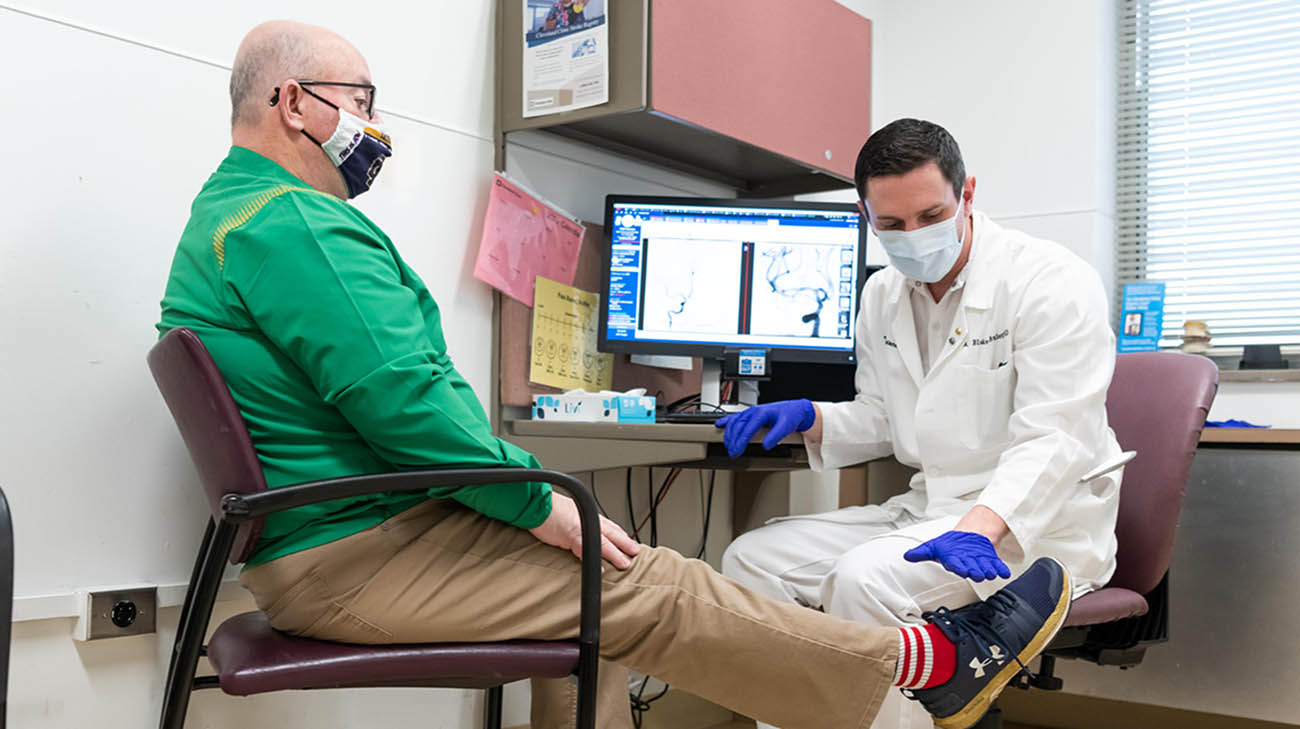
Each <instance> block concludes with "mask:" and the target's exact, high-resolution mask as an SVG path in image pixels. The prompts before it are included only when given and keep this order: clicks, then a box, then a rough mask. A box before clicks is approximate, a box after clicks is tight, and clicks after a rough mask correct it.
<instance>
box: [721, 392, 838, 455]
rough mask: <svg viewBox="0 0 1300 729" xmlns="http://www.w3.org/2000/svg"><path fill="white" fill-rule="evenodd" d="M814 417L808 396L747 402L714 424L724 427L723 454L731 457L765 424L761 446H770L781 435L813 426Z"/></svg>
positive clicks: (737, 453) (774, 445)
mask: <svg viewBox="0 0 1300 729" xmlns="http://www.w3.org/2000/svg"><path fill="white" fill-rule="evenodd" d="M816 421H817V408H815V407H813V404H812V402H811V401H810V400H806V399H805V400H782V401H781V402H769V403H764V404H762V405H751V406H750V407H748V408H746V409H745V410H742V411H740V412H738V413H735V414H733V415H728V416H726V417H724V418H719V419H718V421H717V422H716V423H714V424H713V425H714V427H716V428H726V429H727V432H726V434H725V435H723V436H722V442H723V443H725V444H726V446H727V454H728V455H730V456H731V457H732V458H738V457H740V454H741V453H744V452H745V446H747V445H749V440H750V438H753V437H754V434H755V433H757V432H758V429H759V428H767V429H768V432H767V435H766V436H764V438H763V448H765V449H768V450H771V449H772V448H774V447H776V444H777V443H780V442H781V439H782V438H784V437H786V436H787V435H790V434H791V433H795V432H798V433H802V432H804V431H805V430H808V429H809V428H811V427H813V423H815V422H816Z"/></svg>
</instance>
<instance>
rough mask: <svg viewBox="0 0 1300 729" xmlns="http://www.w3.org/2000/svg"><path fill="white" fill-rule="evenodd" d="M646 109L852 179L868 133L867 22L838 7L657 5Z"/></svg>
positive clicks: (754, 1)
mask: <svg viewBox="0 0 1300 729" xmlns="http://www.w3.org/2000/svg"><path fill="white" fill-rule="evenodd" d="M650 23H651V32H650V43H651V52H650V67H651V72H650V88H651V94H650V106H651V108H652V109H653V110H654V111H655V112H657V113H659V114H664V115H667V116H670V117H673V118H676V119H680V120H682V121H685V122H688V123H690V124H694V125H697V126H700V127H703V128H705V129H708V130H710V131H713V132H717V133H719V134H723V135H726V136H728V137H732V138H734V139H738V140H740V141H742V142H746V143H748V144H752V145H754V146H757V147H761V148H764V149H767V150H770V151H772V152H776V153H777V154H780V155H783V156H786V157H789V158H791V159H794V160H797V161H799V162H802V163H804V164H807V165H811V166H813V167H818V168H821V169H824V170H827V171H829V172H832V173H834V174H837V175H841V176H843V177H846V178H850V179H851V178H852V177H853V165H854V162H855V161H856V158H857V153H858V149H859V148H861V146H862V143H863V142H864V141H866V139H867V135H868V134H870V132H871V117H870V96H871V21H869V20H867V19H866V18H863V17H862V16H860V15H858V14H857V13H855V12H853V11H852V10H849V9H848V8H845V7H844V6H842V5H840V4H839V3H836V2H834V0H803V1H802V2H797V3H791V2H789V0H710V1H709V2H699V1H698V0H653V3H652V5H651V11H650Z"/></svg>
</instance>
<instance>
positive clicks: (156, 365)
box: [149, 327, 266, 564]
mask: <svg viewBox="0 0 1300 729" xmlns="http://www.w3.org/2000/svg"><path fill="white" fill-rule="evenodd" d="M149 370H150V371H151V372H153V378H154V381H155V382H157V383H158V389H159V391H161V392H162V396H163V400H165V401H166V402H167V408H168V409H169V410H171V413H172V418H173V419H174V420H175V421H176V427H177V428H179V429H180V431H181V438H182V439H184V440H185V447H186V448H188V449H189V452H190V459H191V460H193V461H194V467H195V468H196V469H197V470H198V472H199V481H200V482H201V483H202V484H203V490H204V492H205V493H206V494H207V497H208V506H209V507H210V508H211V509H212V516H213V518H214V519H216V520H218V521H220V520H221V516H222V512H221V497H223V496H225V495H226V494H232V493H234V494H251V493H256V492H258V491H265V490H266V479H265V478H264V477H263V475H262V465H261V463H259V462H258V460H257V452H256V451H255V450H253V442H252V440H250V439H249V437H248V430H247V429H246V428H245V427H244V418H243V416H242V415H240V413H239V408H238V407H237V406H236V405H235V400H234V398H232V397H231V396H230V389H229V388H228V387H227V386H226V379H225V378H224V377H222V376H221V370H219V369H217V364H216V363H215V362H213V361H212V355H210V354H208V350H207V348H206V347H204V346H203V342H201V341H199V337H198V335H197V334H195V333H194V331H193V330H191V329H187V328H185V327H178V328H176V329H173V330H171V331H169V332H167V334H165V335H163V337H162V339H160V340H158V343H157V344H155V345H154V346H153V349H151V350H149ZM261 533H262V520H260V519H258V520H254V521H251V522H248V523H246V524H244V525H242V526H241V527H240V529H239V532H238V533H237V534H236V536H235V542H234V545H233V546H232V547H231V550H230V561H231V562H233V563H236V564H238V563H240V562H243V561H245V560H247V559H248V558H249V557H250V556H251V555H252V553H253V548H254V547H255V546H256V544H257V538H258V536H260V535H261Z"/></svg>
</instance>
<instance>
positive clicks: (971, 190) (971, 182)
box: [961, 175, 975, 209]
mask: <svg viewBox="0 0 1300 729" xmlns="http://www.w3.org/2000/svg"><path fill="white" fill-rule="evenodd" d="M961 197H962V200H965V201H966V206H967V209H969V208H970V206H972V205H974V204H975V175H971V176H970V177H967V178H966V182H964V183H962V186H961Z"/></svg>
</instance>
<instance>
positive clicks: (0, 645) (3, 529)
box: [0, 491, 14, 729]
mask: <svg viewBox="0 0 1300 729" xmlns="http://www.w3.org/2000/svg"><path fill="white" fill-rule="evenodd" d="M13 616H14V523H13V519H12V518H10V516H9V502H8V501H7V500H5V492H3V491H0V729H4V726H5V710H6V708H7V707H8V704H9V636H10V631H11V629H12V627H13Z"/></svg>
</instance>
